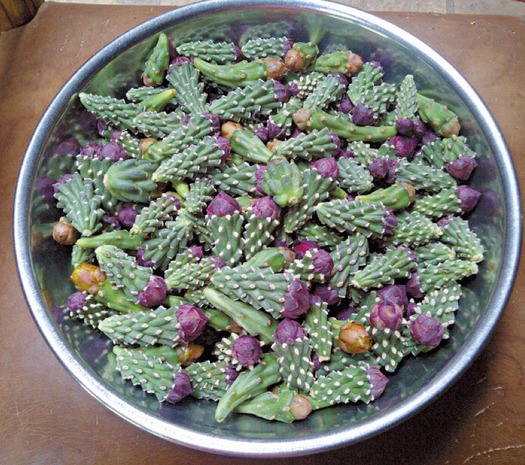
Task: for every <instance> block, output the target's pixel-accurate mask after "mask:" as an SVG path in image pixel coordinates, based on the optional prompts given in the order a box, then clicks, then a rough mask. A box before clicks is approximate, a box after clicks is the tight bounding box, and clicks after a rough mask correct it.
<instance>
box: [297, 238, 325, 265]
mask: <svg viewBox="0 0 525 465" xmlns="http://www.w3.org/2000/svg"><path fill="white" fill-rule="evenodd" d="M318 248H319V244H318V243H317V242H314V241H311V240H310V239H301V240H296V241H294V242H293V244H292V250H293V251H294V253H295V258H297V259H299V260H300V259H301V258H303V257H304V255H305V253H306V252H308V251H309V250H314V249H318Z"/></svg>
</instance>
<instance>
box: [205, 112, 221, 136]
mask: <svg viewBox="0 0 525 465" xmlns="http://www.w3.org/2000/svg"><path fill="white" fill-rule="evenodd" d="M202 116H204V118H206V119H207V120H208V121H211V130H212V132H219V131H220V130H221V120H220V118H219V116H218V115H214V114H213V113H203V114H202Z"/></svg>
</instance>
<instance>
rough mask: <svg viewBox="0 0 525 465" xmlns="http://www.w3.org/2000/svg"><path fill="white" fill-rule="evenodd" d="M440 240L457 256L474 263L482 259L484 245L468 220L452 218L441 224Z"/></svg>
mask: <svg viewBox="0 0 525 465" xmlns="http://www.w3.org/2000/svg"><path fill="white" fill-rule="evenodd" d="M441 231H442V235H441V237H440V238H439V240H440V241H441V242H443V243H444V244H446V245H448V246H449V247H451V248H452V249H453V250H454V252H455V253H456V255H457V257H458V258H461V259H463V260H470V261H472V262H474V263H479V262H481V261H483V254H484V247H483V245H482V244H481V240H480V239H479V237H478V236H477V235H476V233H475V232H474V231H472V229H470V227H469V224H468V221H466V220H464V219H462V218H459V217H457V218H452V219H450V220H448V221H447V222H446V224H445V225H443V226H441Z"/></svg>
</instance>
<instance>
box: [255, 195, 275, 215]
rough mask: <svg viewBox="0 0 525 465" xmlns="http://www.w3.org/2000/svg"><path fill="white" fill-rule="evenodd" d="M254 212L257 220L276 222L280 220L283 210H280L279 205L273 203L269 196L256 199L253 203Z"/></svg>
mask: <svg viewBox="0 0 525 465" xmlns="http://www.w3.org/2000/svg"><path fill="white" fill-rule="evenodd" d="M252 212H253V214H254V215H255V216H256V217H257V218H260V219H264V218H268V219H270V220H275V219H277V218H279V216H280V214H281V209H280V208H279V205H277V204H276V203H275V202H274V201H273V198H272V197H271V196H269V195H267V196H265V197H261V198H259V199H256V200H255V201H254V202H253V203H252Z"/></svg>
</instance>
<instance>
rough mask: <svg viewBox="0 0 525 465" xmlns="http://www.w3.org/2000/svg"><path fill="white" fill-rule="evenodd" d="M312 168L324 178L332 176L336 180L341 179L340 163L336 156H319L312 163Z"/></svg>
mask: <svg viewBox="0 0 525 465" xmlns="http://www.w3.org/2000/svg"><path fill="white" fill-rule="evenodd" d="M312 168H313V169H315V170H316V171H317V172H318V173H319V174H320V175H321V176H322V177H323V178H330V179H332V180H334V181H337V180H338V179H339V165H338V164H337V161H336V160H335V158H331V157H327V158H319V160H316V161H314V162H313V163H312Z"/></svg>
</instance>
